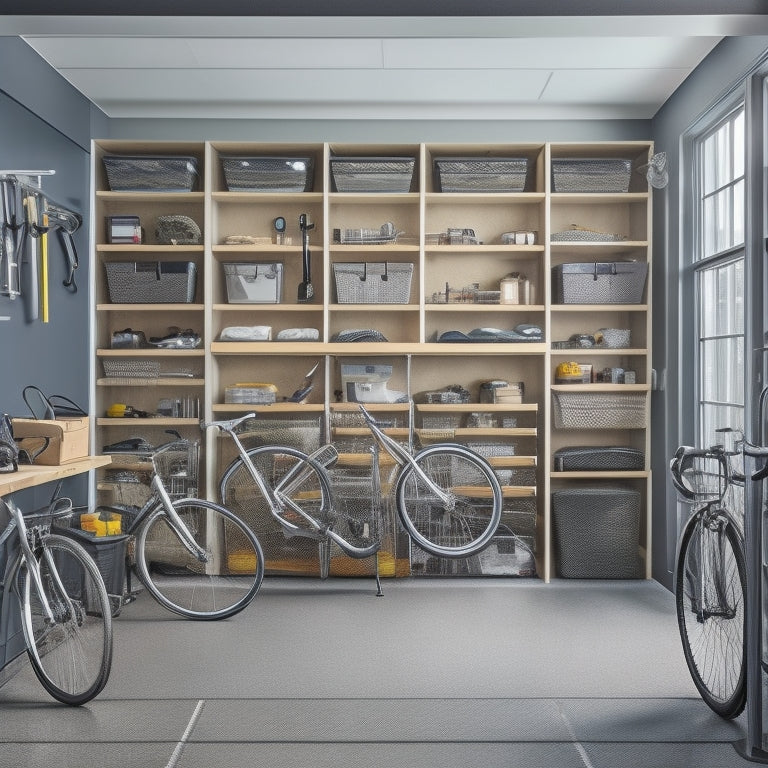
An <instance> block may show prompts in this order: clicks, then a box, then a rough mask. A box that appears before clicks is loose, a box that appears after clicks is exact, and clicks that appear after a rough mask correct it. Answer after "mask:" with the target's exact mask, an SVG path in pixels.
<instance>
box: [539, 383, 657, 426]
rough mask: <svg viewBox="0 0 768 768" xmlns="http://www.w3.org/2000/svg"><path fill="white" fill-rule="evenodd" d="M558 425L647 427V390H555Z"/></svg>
mask: <svg viewBox="0 0 768 768" xmlns="http://www.w3.org/2000/svg"><path fill="white" fill-rule="evenodd" d="M552 401H553V412H552V415H553V421H554V424H555V427H556V428H557V429H644V428H645V427H646V426H647V418H646V394H645V392H553V393H552Z"/></svg>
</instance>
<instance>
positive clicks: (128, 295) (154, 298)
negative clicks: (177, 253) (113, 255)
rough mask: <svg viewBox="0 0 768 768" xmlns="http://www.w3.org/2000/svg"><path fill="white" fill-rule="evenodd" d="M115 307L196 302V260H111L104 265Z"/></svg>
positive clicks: (110, 298) (110, 296) (111, 299)
mask: <svg viewBox="0 0 768 768" xmlns="http://www.w3.org/2000/svg"><path fill="white" fill-rule="evenodd" d="M104 268H105V269H106V272H107V288H108V289H109V300H110V302H112V304H169V303H178V304H190V303H192V302H193V301H194V300H195V290H196V286H197V265H196V264H195V263H194V262H193V261H112V262H107V263H105V265H104Z"/></svg>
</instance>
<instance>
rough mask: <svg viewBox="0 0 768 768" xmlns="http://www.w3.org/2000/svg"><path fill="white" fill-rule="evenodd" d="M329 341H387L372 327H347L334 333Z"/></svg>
mask: <svg viewBox="0 0 768 768" xmlns="http://www.w3.org/2000/svg"><path fill="white" fill-rule="evenodd" d="M331 341H387V337H386V336H385V335H384V334H383V333H382V332H381V331H377V330H376V329H374V328H347V329H346V330H343V331H339V332H338V333H336V334H334V335H333V337H332V338H331Z"/></svg>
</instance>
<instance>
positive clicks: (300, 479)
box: [219, 446, 334, 539]
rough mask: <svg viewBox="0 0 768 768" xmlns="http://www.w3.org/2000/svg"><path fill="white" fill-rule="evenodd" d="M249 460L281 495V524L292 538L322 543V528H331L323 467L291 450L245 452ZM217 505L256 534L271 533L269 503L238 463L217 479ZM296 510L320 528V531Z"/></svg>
mask: <svg viewBox="0 0 768 768" xmlns="http://www.w3.org/2000/svg"><path fill="white" fill-rule="evenodd" d="M248 458H249V459H250V461H251V462H252V463H253V465H254V467H255V468H256V470H257V471H258V473H259V474H260V475H261V476H262V477H263V478H264V481H265V482H266V484H267V485H268V486H270V487H271V488H273V489H274V490H275V491H278V492H279V493H280V496H281V498H282V499H283V501H284V504H285V508H284V509H283V510H282V511H281V512H280V520H281V521H282V523H283V524H284V527H285V528H286V529H288V531H292V532H294V533H295V534H296V535H303V536H309V537H312V538H320V539H324V538H325V536H324V534H323V533H322V530H323V529H324V528H327V527H328V526H332V524H333V516H334V511H333V502H332V494H331V486H330V482H329V480H328V475H327V473H326V472H325V470H324V468H323V467H321V466H320V465H319V464H316V463H314V462H312V461H310V459H309V458H308V456H307V454H306V453H303V452H302V451H299V450H297V449H295V448H288V447H282V446H262V447H260V448H253V449H251V450H250V451H248ZM219 492H220V498H221V503H222V504H223V505H224V506H226V507H227V508H228V509H231V510H232V511H233V512H235V513H236V514H237V515H238V517H240V518H241V519H243V520H245V521H246V522H247V523H248V525H250V526H251V528H253V529H254V530H260V529H263V528H265V521H266V522H267V525H266V528H267V529H268V530H271V529H273V528H274V525H273V524H272V520H273V517H272V514H271V509H270V504H269V501H268V500H267V499H266V498H265V497H264V495H263V494H262V492H261V490H260V489H259V487H258V486H257V485H256V483H255V482H254V480H253V478H252V477H251V473H250V472H249V470H248V468H247V467H246V465H245V464H244V463H243V460H242V459H241V458H237V459H235V461H233V462H232V464H230V465H229V467H227V470H226V471H225V472H224V474H223V475H222V477H221V483H220V484H219ZM297 510H301V511H302V512H304V513H305V514H306V515H307V516H309V517H310V518H311V519H312V520H314V521H316V522H317V523H318V524H319V525H320V531H318V528H317V527H316V526H314V525H313V524H312V523H311V522H310V521H308V520H307V519H306V518H305V517H302V515H301V514H299V512H298V511H297Z"/></svg>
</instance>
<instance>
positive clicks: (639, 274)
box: [552, 261, 648, 304]
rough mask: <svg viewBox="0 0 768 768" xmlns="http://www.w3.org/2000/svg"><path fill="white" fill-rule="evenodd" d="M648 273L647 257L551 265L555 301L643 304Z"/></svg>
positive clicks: (567, 302)
mask: <svg viewBox="0 0 768 768" xmlns="http://www.w3.org/2000/svg"><path fill="white" fill-rule="evenodd" d="M647 276H648V264H647V263H646V262H644V261H614V262H608V263H603V262H587V263H575V264H559V265H558V266H556V267H553V268H552V301H553V302H554V303H555V304H641V303H642V301H643V293H644V291H645V281H646V277H647Z"/></svg>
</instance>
